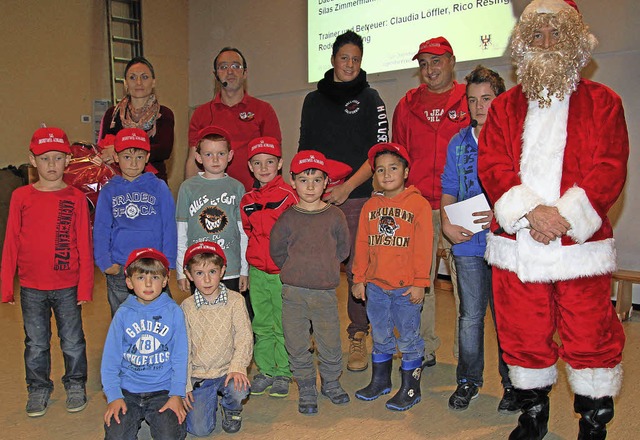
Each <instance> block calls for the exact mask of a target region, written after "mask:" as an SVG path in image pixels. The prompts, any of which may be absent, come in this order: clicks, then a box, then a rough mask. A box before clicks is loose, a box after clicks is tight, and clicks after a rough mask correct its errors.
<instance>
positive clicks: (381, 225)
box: [378, 215, 400, 237]
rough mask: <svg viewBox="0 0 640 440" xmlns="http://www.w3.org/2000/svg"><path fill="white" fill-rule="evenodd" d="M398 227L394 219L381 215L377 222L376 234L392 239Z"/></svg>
mask: <svg viewBox="0 0 640 440" xmlns="http://www.w3.org/2000/svg"><path fill="white" fill-rule="evenodd" d="M399 227H400V225H399V224H398V223H396V219H395V218H393V217H391V216H390V215H383V216H382V217H380V220H379V221H378V234H380V235H386V236H387V237H393V236H394V235H396V231H397V230H398V228H399Z"/></svg>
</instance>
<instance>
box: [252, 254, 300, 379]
mask: <svg viewBox="0 0 640 440" xmlns="http://www.w3.org/2000/svg"><path fill="white" fill-rule="evenodd" d="M249 286H250V289H249V292H250V296H251V305H252V306H253V313H254V317H253V322H252V323H251V325H252V326H253V333H254V334H255V335H256V341H255V344H254V346H253V359H254V360H255V362H256V365H257V366H258V370H260V372H261V373H262V374H266V375H268V376H286V377H291V371H290V370H289V356H288V355H287V349H286V348H285V346H284V336H283V334H282V283H281V282H280V275H278V274H276V275H272V274H268V273H266V272H263V271H261V270H260V269H256V268H255V267H253V266H251V267H250V268H249Z"/></svg>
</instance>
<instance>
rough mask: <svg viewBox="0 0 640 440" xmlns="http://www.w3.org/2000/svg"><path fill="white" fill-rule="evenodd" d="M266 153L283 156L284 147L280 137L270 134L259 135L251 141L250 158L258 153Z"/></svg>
mask: <svg viewBox="0 0 640 440" xmlns="http://www.w3.org/2000/svg"><path fill="white" fill-rule="evenodd" d="M260 153H265V154H271V155H272V156H276V157H282V148H281V147H280V142H278V139H276V138H272V137H269V136H264V137H258V138H255V139H253V140H251V141H250V142H249V153H248V158H249V159H251V158H252V157H253V156H255V155H256V154H260Z"/></svg>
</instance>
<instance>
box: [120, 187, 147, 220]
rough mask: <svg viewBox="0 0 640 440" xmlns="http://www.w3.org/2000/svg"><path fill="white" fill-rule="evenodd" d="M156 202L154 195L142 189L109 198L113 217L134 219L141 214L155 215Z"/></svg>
mask: <svg viewBox="0 0 640 440" xmlns="http://www.w3.org/2000/svg"><path fill="white" fill-rule="evenodd" d="M156 203H157V200H156V197H155V196H153V195H151V194H149V193H147V192H144V191H133V192H128V193H125V194H118V195H116V196H113V197H112V198H111V207H112V210H113V217H114V218H118V217H126V218H128V219H135V218H136V217H138V216H141V215H142V216H147V215H155V214H157V211H156Z"/></svg>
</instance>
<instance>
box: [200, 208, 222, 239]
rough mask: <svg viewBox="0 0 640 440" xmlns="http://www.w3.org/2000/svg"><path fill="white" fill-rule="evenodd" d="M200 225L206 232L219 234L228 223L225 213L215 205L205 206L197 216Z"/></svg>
mask: <svg viewBox="0 0 640 440" xmlns="http://www.w3.org/2000/svg"><path fill="white" fill-rule="evenodd" d="M199 220H200V225H201V226H202V228H203V229H204V230H205V231H207V233H208V234H219V233H220V232H222V231H223V230H224V228H225V227H226V226H227V224H229V219H228V218H227V214H225V212H224V211H223V210H222V209H220V208H218V207H217V206H209V207H207V208H205V209H204V210H203V211H202V212H201V213H200V216H199Z"/></svg>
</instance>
